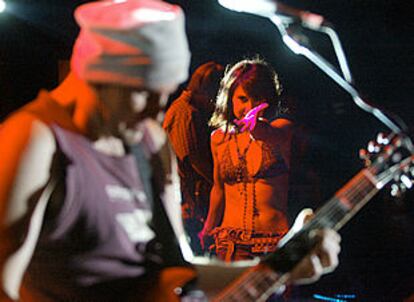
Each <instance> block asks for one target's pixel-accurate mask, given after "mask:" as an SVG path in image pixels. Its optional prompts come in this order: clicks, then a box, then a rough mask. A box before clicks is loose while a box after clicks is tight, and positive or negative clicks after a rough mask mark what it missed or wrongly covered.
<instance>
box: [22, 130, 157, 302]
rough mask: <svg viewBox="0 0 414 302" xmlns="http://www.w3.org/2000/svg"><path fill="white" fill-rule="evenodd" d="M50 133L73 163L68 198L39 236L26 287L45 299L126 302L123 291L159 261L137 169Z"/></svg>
mask: <svg viewBox="0 0 414 302" xmlns="http://www.w3.org/2000/svg"><path fill="white" fill-rule="evenodd" d="M51 128H52V130H53V132H54V135H55V138H56V141H57V144H58V147H59V149H60V151H61V152H62V153H63V155H64V156H65V157H66V159H67V162H68V163H67V166H66V168H65V172H64V173H65V174H66V177H65V199H64V200H63V201H62V202H63V204H62V206H61V208H60V211H59V213H58V215H57V216H56V217H54V218H53V219H51V220H50V221H49V220H48V221H47V226H46V227H44V228H43V230H42V233H41V235H40V238H39V242H38V245H37V247H36V250H35V253H34V256H33V259H32V261H31V264H30V265H29V268H28V271H27V274H26V276H25V282H24V287H25V288H26V290H28V291H29V292H32V290H33V292H37V294H36V295H39V297H41V299H42V301H47V300H49V299H50V300H53V301H59V300H62V301H98V300H100V301H103V300H105V301H122V300H123V298H122V296H123V294H125V295H126V294H127V293H126V292H123V288H124V287H127V286H130V285H128V282H130V281H131V282H135V281H136V280H137V279H139V278H140V277H142V276H143V275H144V274H145V272H146V268H145V267H146V266H147V265H148V259H157V257H156V256H154V255H153V256H151V255H147V254H146V251H147V244H148V242H149V241H150V240H151V239H153V238H154V236H155V234H154V232H153V231H152V230H151V228H150V227H149V226H148V222H149V221H150V219H151V208H150V203H149V202H148V200H147V195H146V194H145V191H144V187H143V184H142V181H141V179H140V176H139V175H138V172H137V163H136V161H135V159H134V157H133V156H132V155H126V156H123V157H113V156H108V155H106V154H103V153H101V152H99V151H97V150H95V149H94V148H93V146H92V144H91V142H90V141H89V140H88V139H87V138H85V137H83V136H81V135H79V134H76V133H74V132H71V131H67V130H64V129H63V128H60V127H58V126H56V125H51ZM138 165H139V163H138ZM107 284H108V285H110V286H106V285H107ZM118 285H119V288H117V286H118ZM31 289H32V290H31ZM46 297H47V299H46Z"/></svg>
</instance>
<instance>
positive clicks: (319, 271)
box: [290, 209, 341, 284]
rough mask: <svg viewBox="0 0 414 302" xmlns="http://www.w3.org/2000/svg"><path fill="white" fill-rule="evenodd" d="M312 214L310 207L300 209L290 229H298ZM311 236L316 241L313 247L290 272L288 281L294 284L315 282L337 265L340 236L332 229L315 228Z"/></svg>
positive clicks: (292, 230)
mask: <svg viewBox="0 0 414 302" xmlns="http://www.w3.org/2000/svg"><path fill="white" fill-rule="evenodd" d="M313 216H314V215H313V212H312V210H311V209H304V210H302V211H301V212H300V213H299V215H298V217H297V218H296V220H295V223H294V225H293V227H292V228H291V230H290V231H291V232H297V231H299V230H300V229H301V228H302V226H303V224H305V223H306V222H308V221H310V220H311V219H312V217H313ZM312 236H315V239H316V242H317V244H316V246H315V248H314V249H313V250H312V252H311V253H310V254H309V255H308V256H307V257H305V258H304V259H302V261H301V262H299V264H298V265H297V266H296V267H295V268H294V269H293V270H292V272H291V273H290V281H291V282H293V283H295V284H308V283H312V282H315V281H317V280H318V279H319V278H320V277H321V276H322V275H323V274H327V273H330V272H332V271H334V270H335V268H336V267H337V266H338V263H339V260H338V254H339V252H340V251H341V247H340V245H339V244H340V242H341V236H340V235H339V234H338V233H337V232H335V231H334V230H332V229H321V230H317V231H315V232H314V233H313V234H312Z"/></svg>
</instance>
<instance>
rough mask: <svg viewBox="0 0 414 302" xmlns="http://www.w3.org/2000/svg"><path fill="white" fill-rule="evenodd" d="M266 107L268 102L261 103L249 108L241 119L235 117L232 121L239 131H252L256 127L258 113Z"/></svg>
mask: <svg viewBox="0 0 414 302" xmlns="http://www.w3.org/2000/svg"><path fill="white" fill-rule="evenodd" d="M267 107H269V104H268V103H261V104H260V105H258V106H256V107H254V108H252V109H250V110H249V112H247V113H246V115H245V116H244V117H243V118H242V119H240V120H237V119H235V120H234V123H235V124H236V125H237V126H238V127H239V130H240V132H244V131H253V129H254V128H255V127H256V124H257V119H258V117H259V113H260V112H262V111H263V110H264V109H266V108H267Z"/></svg>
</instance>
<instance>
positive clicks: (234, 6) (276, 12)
mask: <svg viewBox="0 0 414 302" xmlns="http://www.w3.org/2000/svg"><path fill="white" fill-rule="evenodd" d="M218 2H219V3H220V5H222V6H224V7H226V8H228V9H230V10H233V11H237V12H245V13H250V14H253V15H259V16H262V17H268V18H270V17H273V16H276V17H279V18H280V19H281V20H282V21H284V22H286V23H301V24H302V25H303V26H306V27H308V28H310V29H319V28H320V27H321V26H324V25H329V23H328V22H327V21H326V20H325V18H324V17H323V16H321V15H318V14H315V13H311V12H309V11H305V10H301V9H297V8H293V7H290V6H288V5H286V4H282V3H279V2H278V1H273V0H256V1H252V0H218Z"/></svg>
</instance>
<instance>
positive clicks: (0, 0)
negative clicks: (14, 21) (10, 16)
mask: <svg viewBox="0 0 414 302" xmlns="http://www.w3.org/2000/svg"><path fill="white" fill-rule="evenodd" d="M6 7H7V4H6V1H4V0H0V14H1V13H2V12H4V11H5V10H6Z"/></svg>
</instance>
